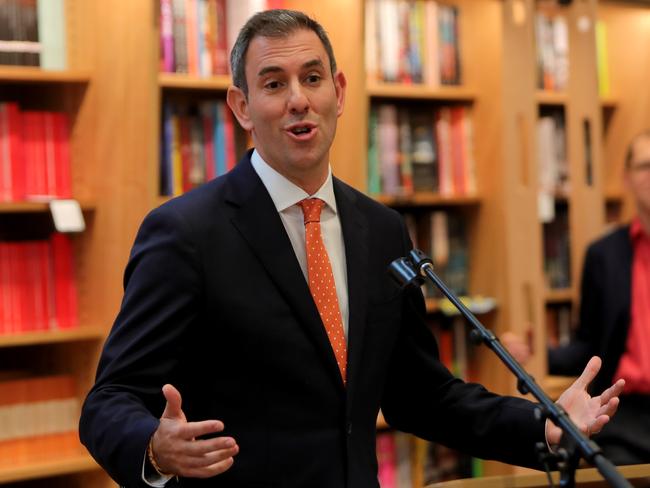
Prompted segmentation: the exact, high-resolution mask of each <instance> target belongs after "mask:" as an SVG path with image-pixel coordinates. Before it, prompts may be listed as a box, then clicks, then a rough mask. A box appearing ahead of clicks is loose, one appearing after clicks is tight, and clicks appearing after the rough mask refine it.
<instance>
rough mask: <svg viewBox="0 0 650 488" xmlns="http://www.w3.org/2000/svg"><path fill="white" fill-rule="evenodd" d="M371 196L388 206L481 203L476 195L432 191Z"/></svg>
mask: <svg viewBox="0 0 650 488" xmlns="http://www.w3.org/2000/svg"><path fill="white" fill-rule="evenodd" d="M373 198H375V199H376V200H377V201H379V202H381V203H383V204H384V205H388V206H389V207H446V206H454V207H457V206H475V205H479V204H480V203H481V199H480V197H478V196H443V195H440V194H439V193H433V192H416V193H414V194H412V195H408V196H406V195H405V196H398V195H378V196H375V197H373Z"/></svg>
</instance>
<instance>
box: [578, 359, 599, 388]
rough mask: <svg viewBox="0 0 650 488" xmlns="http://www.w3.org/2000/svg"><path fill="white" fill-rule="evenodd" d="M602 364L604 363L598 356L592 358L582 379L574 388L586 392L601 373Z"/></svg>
mask: <svg viewBox="0 0 650 488" xmlns="http://www.w3.org/2000/svg"><path fill="white" fill-rule="evenodd" d="M601 364H602V361H601V360H600V358H599V357H598V356H594V357H592V358H591V359H590V360H589V362H588V363H587V366H586V367H585V369H584V371H583V372H582V374H581V375H580V377H579V378H578V379H577V380H575V382H574V383H573V386H575V387H577V388H579V389H581V390H586V389H587V387H588V386H589V383H591V382H592V381H593V379H594V378H595V377H596V375H597V374H598V371H600V366H601Z"/></svg>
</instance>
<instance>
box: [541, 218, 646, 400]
mask: <svg viewBox="0 0 650 488" xmlns="http://www.w3.org/2000/svg"><path fill="white" fill-rule="evenodd" d="M632 255H633V249H632V241H631V240H630V227H629V226H623V227H619V228H617V229H616V230H614V231H613V232H611V233H609V234H607V235H606V236H604V237H602V238H600V239H598V240H597V241H595V242H593V243H592V244H591V245H590V246H589V247H588V249H587V253H586V255H585V262H584V266H583V271H582V282H581V294H580V322H579V325H578V330H577V331H576V337H575V339H574V340H572V341H571V342H570V343H569V344H568V345H566V346H563V347H560V348H557V349H551V350H549V370H550V372H551V374H565V375H578V374H580V372H581V371H582V369H583V368H584V367H585V365H586V364H587V361H588V360H589V358H590V357H591V356H593V355H598V356H600V357H601V358H602V360H603V366H602V368H601V371H600V373H599V374H598V376H597V377H596V379H595V380H594V382H593V383H592V391H597V392H600V391H603V390H604V389H605V388H608V387H609V386H610V385H611V384H612V382H613V380H614V374H615V373H616V369H617V368H618V363H619V361H620V359H621V356H622V355H623V352H624V351H625V341H626V339H627V333H628V329H629V327H630V301H631V298H630V297H631V292H632V291H631V286H632V284H631V282H632Z"/></svg>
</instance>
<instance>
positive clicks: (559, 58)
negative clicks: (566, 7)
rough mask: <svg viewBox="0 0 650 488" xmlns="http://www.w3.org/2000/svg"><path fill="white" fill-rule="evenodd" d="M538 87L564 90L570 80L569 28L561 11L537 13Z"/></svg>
mask: <svg viewBox="0 0 650 488" xmlns="http://www.w3.org/2000/svg"><path fill="white" fill-rule="evenodd" d="M535 40H536V49H537V87H538V88H540V89H543V90H556V91H560V90H564V89H566V87H567V84H568V80H569V30H568V23H567V19H566V17H565V16H564V15H562V14H561V13H553V14H550V13H547V12H537V13H536V14H535Z"/></svg>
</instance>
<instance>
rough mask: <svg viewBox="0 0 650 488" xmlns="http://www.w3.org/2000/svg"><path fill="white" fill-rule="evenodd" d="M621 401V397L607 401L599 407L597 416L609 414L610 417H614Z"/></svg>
mask: <svg viewBox="0 0 650 488" xmlns="http://www.w3.org/2000/svg"><path fill="white" fill-rule="evenodd" d="M619 403H620V399H619V398H618V397H614V398H612V399H611V400H610V401H609V402H607V403H606V404H605V405H602V406H601V407H600V408H599V409H598V414H597V415H596V416H599V415H608V416H610V417H613V416H614V414H615V413H616V410H617V409H618V405H619Z"/></svg>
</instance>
